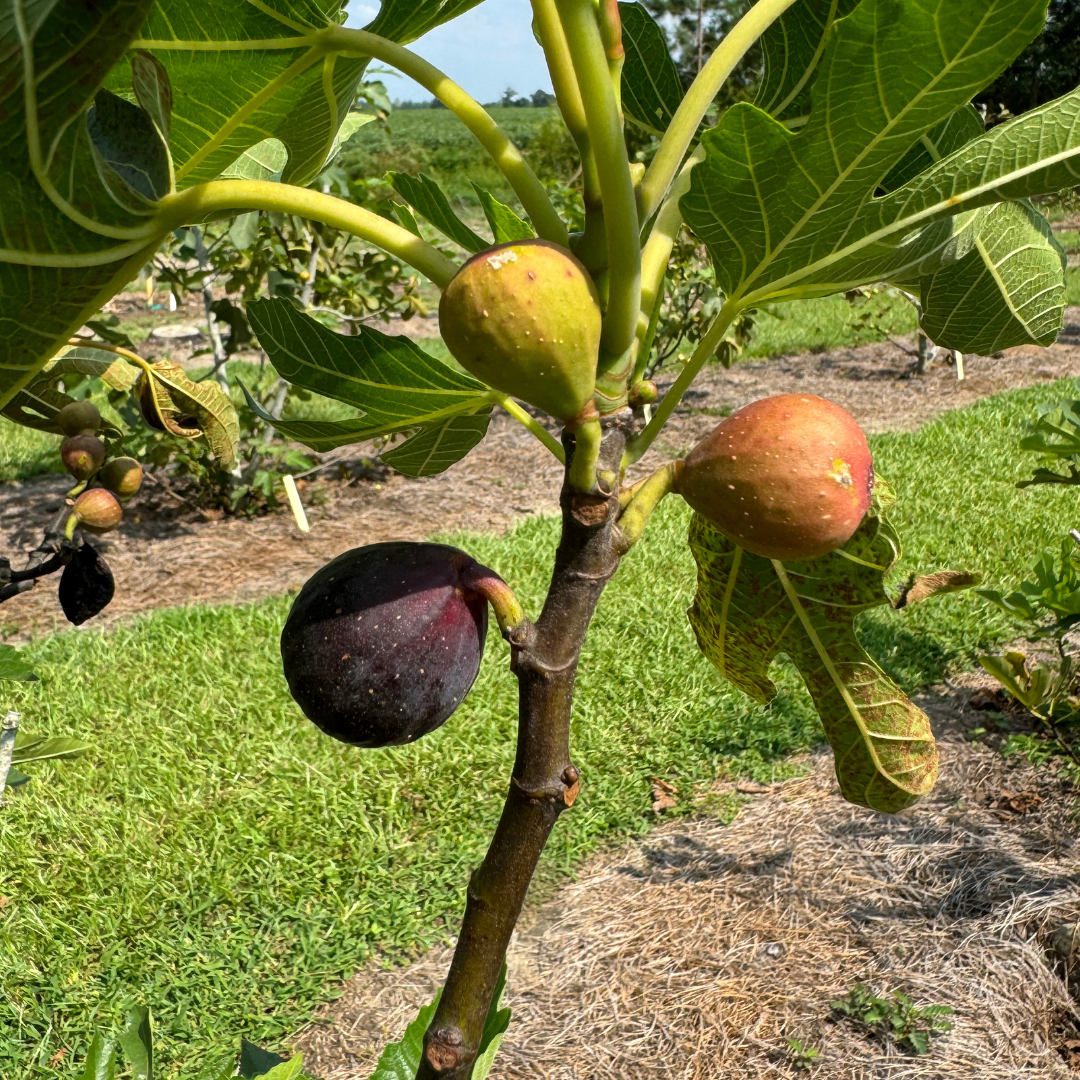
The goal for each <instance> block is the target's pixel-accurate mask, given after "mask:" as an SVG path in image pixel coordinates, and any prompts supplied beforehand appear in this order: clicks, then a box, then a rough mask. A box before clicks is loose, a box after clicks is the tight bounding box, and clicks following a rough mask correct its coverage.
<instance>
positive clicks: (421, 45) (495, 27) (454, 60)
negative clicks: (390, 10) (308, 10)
mask: <svg viewBox="0 0 1080 1080" xmlns="http://www.w3.org/2000/svg"><path fill="white" fill-rule="evenodd" d="M376 10H377V8H376V6H375V5H374V4H371V3H367V2H365V0H359V2H358V0H353V2H352V3H350V5H349V21H348V24H347V25H349V26H363V25H364V24H365V23H367V22H370V21H371V20H372V19H373V18H374V17H375V13H376ZM409 48H410V49H413V50H414V51H415V52H417V53H419V54H420V55H421V56H422V57H423V58H424V59H425V60H428V61H429V62H430V63H432V64H434V65H435V66H436V67H437V68H440V69H441V70H443V71H445V72H446V73H447V74H448V75H449V76H450V77H451V78H452V79H454V80H455V81H456V82H458V83H460V84H461V85H462V86H463V87H464V88H465V89H466V90H467V91H468V92H469V93H470V94H472V95H473V97H475V98H477V99H478V100H480V101H497V100H498V98H499V97H500V95H501V94H502V92H503V91H504V90H505V89H506V88H507V87H508V86H512V87H514V89H516V90H517V91H518V92H519V93H522V94H525V95H530V94H532V92H533V91H534V90H538V89H540V90H547V91H548V92H549V93H550V91H551V79H550V77H549V76H548V72H547V66H546V65H545V63H544V54H543V51H542V50H541V48H540V46H539V45H537V43H536V39H535V38H534V37H533V34H532V8H531V6H530V4H529V0H485V2H484V3H482V4H480V5H479V6H478V7H475V8H473V9H472V10H471V11H468V12H466V13H465V14H464V15H462V16H460V17H459V18H457V19H453V20H451V21H450V22H448V23H444V24H443V25H442V26H439V27H436V28H435V29H434V30H432V31H431V33H430V34H427V35H425V36H424V37H422V38H421V39H420V40H419V41H416V42H413V43H412V44H411V45H410V46H409ZM386 83H387V89H388V90H389V92H390V96H391V97H392V98H397V99H399V100H402V101H410V100H411V101H422V100H424V99H426V98H430V97H431V94H430V93H429V92H428V91H426V90H424V88H423V87H421V86H418V85H417V84H416V83H414V82H413V81H412V79H406V78H404V77H401V78H397V79H395V78H390V77H387V79H386Z"/></svg>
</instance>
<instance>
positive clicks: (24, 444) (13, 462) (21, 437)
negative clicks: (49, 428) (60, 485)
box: [0, 416, 64, 484]
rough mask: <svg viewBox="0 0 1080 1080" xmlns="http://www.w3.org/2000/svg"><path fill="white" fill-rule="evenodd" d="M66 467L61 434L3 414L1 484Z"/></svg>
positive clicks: (0, 456)
mask: <svg viewBox="0 0 1080 1080" xmlns="http://www.w3.org/2000/svg"><path fill="white" fill-rule="evenodd" d="M63 471H64V466H63V464H62V463H61V461H60V436H59V435H50V434H49V433H48V432H45V431H35V430H34V429H33V428H27V427H22V425H20V424H15V423H13V422H12V421H10V420H8V419H7V418H6V417H3V416H0V484H8V483H10V482H11V481H12V480H26V479H28V478H29V477H31V476H41V475H42V474H43V473H56V472H63Z"/></svg>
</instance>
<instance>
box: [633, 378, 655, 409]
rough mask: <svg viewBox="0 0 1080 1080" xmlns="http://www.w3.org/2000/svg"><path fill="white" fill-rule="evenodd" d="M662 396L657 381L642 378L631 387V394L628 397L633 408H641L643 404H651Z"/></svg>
mask: <svg viewBox="0 0 1080 1080" xmlns="http://www.w3.org/2000/svg"><path fill="white" fill-rule="evenodd" d="M659 396H660V391H659V390H658V389H657V388H656V383H654V382H653V381H652V379H642V380H641V382H636V383H634V385H633V386H631V387H630V396H629V398H628V399H627V404H629V406H630V408H631V409H640V408H641V407H642V406H643V405H651V404H652V403H653V402H654V401H655V400H656V399H657V398H658V397H659Z"/></svg>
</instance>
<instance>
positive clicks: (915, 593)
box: [892, 570, 982, 610]
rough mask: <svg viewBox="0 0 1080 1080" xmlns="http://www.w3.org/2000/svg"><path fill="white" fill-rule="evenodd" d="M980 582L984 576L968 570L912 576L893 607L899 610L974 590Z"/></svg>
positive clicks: (942, 571)
mask: <svg viewBox="0 0 1080 1080" xmlns="http://www.w3.org/2000/svg"><path fill="white" fill-rule="evenodd" d="M980 581H982V574H975V573H971V572H970V571H968V570H938V571H937V572H936V573H933V574H926V575H925V576H924V577H919V578H917V577H916V576H915V575H914V574H912V575H911V577H910V578H908V581H907V584H906V585H905V586H904V587H903V588H902V589H901V590H900V595H899V596H898V597H897V598H896V599H895V600H894V601H893V602H892V606H893V607H894V608H896V609H897V610H899V609H900V608H905V607H909V606H910V605H911V604H917V603H918V602H919V601H920V600H928V599H929V598H930V597H931V596H944V595H945V594H946V593H952V592H960V591H961V590H963V589H971V588H974V586H976V585H978V584H979V582H980Z"/></svg>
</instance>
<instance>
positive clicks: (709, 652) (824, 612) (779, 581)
mask: <svg viewBox="0 0 1080 1080" xmlns="http://www.w3.org/2000/svg"><path fill="white" fill-rule="evenodd" d="M690 548H691V551H692V552H693V555H694V558H695V560H696V561H697V565H698V589H697V595H696V597H695V599H694V604H693V607H691V609H690V612H689V615H690V623H691V625H692V626H693V628H694V632H695V634H696V635H697V639H698V644H699V646H700V648H701V650H702V652H703V653H704V654H705V655H706V656H707V657H708V658H709V660H710V661H711V662H712V663H713V664H714V665H715V667H716V668H717V669H718V670H719V671H720V673H721V674H722V675H723V676H724V677H725V678H727V679H728V680H729V681H731V682H732V683H734V684H735V686H737V687H738V688H739V689H740V690H742V691H744V692H745V693H747V694H749V695H750V696H751V697H753V698H755V699H756V700H757V701H760V702H762V703H768V702H769V701H771V700H772V699H773V697H774V696H775V694H776V687H775V686H774V684H773V682H772V680H771V679H770V678H769V666H770V664H771V663H772V661H773V659H775V657H776V656H777V654H778V653H781V652H782V653H785V654H786V655H787V656H788V657H789V658H790V660H791V661H792V663H794V664H795V666H796V668H798V670H799V673H800V674H801V675H802V677H803V680H804V682H805V683H806V686H807V689H808V690H809V691H810V695H811V697H812V698H813V700H814V706H815V708H816V709H817V711H818V715H819V716H820V717H821V722H822V724H823V726H824V728H825V734H826V736H827V737H828V740H829V743H830V745H831V746H832V749H833V754H834V757H835V765H836V777H837V780H838V781H839V783H840V791H841V794H842V795H843V796H844V798H845V799H847V800H848V802H853V803H856V804H858V805H860V806H866V807H869V808H870V809H872V810H880V811H882V812H884V813H897V812H898V811H900V810H903V809H904V808H905V807H907V806H910V805H911V804H912V803H914V802H916V801H918V800H919V799H920V798H922V797H923V796H924V795H926V794H927V793H928V792H929V791H930V790H931V789H932V787H933V785H934V781H935V779H936V778H937V770H938V756H937V749H936V747H935V745H934V738H933V735H932V734H931V731H930V722H929V720H928V719H927V718H926V715H925V714H924V713H923V712H922V711H921V710H920V709H918V708H916V706H915V705H913V704H912V703H911V702H910V701H909V700H908V699H907V697H906V696H905V695H904V694H903V692H902V691H901V690H900V689H899V687H897V686H896V685H895V684H894V683H893V682H892V680H891V679H889V678H888V676H887V675H886V674H885V673H884V672H883V671H882V670H881V668H879V667H878V666H877V664H875V663H874V661H873V660H872V659H871V658H870V657H869V656H868V655H867V653H866V651H865V650H864V649H863V647H862V645H860V644H859V640H858V638H857V637H856V635H855V625H854V622H855V618H856V616H857V615H859V614H860V613H861V612H863V611H869V610H871V609H872V608H875V607H880V606H882V605H884V604H887V603H888V602H889V600H888V597H887V595H886V594H885V590H884V587H883V585H882V581H883V578H884V575H885V573H886V571H888V569H889V568H890V567H891V566H892V565H893V563H894V562H895V560H896V558H897V557H898V554H899V549H898V544H897V541H896V537H895V534H894V533H893V531H892V529H891V528H890V526H889V525H888V523H887V522H886V521H885V520H884V519H883V518H881V517H878V516H876V515H875V514H874V513H871V514H868V515H867V517H866V518H865V519H864V520H863V523H862V525H860V527H859V529H858V530H857V531H856V533H855V535H854V536H853V537H852V538H851V539H850V540H849V541H848V542H847V544H845V545H844V546H843V547H842V548H840V549H838V550H837V551H834V552H832V553H831V554H829V555H825V556H822V557H821V558H818V559H808V560H806V561H803V562H793V563H789V564H786V565H785V564H783V563H779V562H775V561H772V560H769V559H764V558H761V557H760V556H757V555H752V554H750V552H748V551H745V550H744V549H743V548H740V547H738V546H737V545H735V544H733V543H732V542H731V541H730V540H728V539H727V538H726V537H725V536H724V535H723V534H722V533H720V532H719V531H718V530H717V529H715V528H713V526H712V525H710V524H709V523H708V522H707V521H706V520H705V519H704V518H702V517H701V516H700V515H696V514H695V515H694V518H693V521H692V522H691V526H690Z"/></svg>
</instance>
